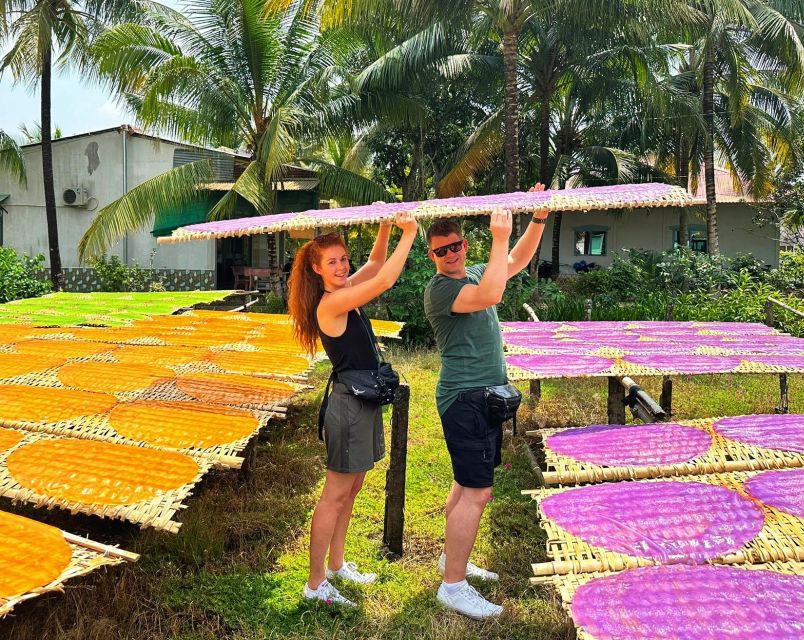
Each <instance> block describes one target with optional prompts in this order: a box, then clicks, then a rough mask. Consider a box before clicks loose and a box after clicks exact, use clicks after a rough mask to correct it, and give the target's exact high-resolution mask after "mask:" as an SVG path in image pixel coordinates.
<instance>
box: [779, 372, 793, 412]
mask: <svg viewBox="0 0 804 640" xmlns="http://www.w3.org/2000/svg"><path fill="white" fill-rule="evenodd" d="M776 413H790V398H789V396H788V386H787V374H786V373H780V374H779V406H778V407H776Z"/></svg>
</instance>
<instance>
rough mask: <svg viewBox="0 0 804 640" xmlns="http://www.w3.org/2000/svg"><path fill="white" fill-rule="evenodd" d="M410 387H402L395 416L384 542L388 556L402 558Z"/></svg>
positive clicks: (403, 385)
mask: <svg viewBox="0 0 804 640" xmlns="http://www.w3.org/2000/svg"><path fill="white" fill-rule="evenodd" d="M409 415H410V387H409V386H408V385H406V384H401V385H399V388H397V390H396V395H395V396H394V402H393V405H392V413H391V460H390V463H389V465H388V471H387V472H386V474H385V523H384V525H383V533H382V541H383V546H384V549H385V555H386V556H387V557H389V558H392V559H396V558H400V557H402V552H403V548H402V539H403V537H404V531H405V475H406V472H407V466H408V418H409Z"/></svg>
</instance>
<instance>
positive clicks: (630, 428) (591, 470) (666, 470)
mask: <svg viewBox="0 0 804 640" xmlns="http://www.w3.org/2000/svg"><path fill="white" fill-rule="evenodd" d="M767 418H769V419H773V418H777V419H779V420H783V419H785V416H778V417H776V416H767ZM717 420H720V418H706V419H702V420H682V421H678V422H676V423H658V424H655V425H641V424H635V425H595V426H593V427H585V428H580V429H549V430H548V429H545V430H541V431H533V432H529V434H531V435H539V436H541V439H542V446H543V451H544V465H543V469H542V473H541V480H542V482H543V483H544V484H545V485H555V484H563V485H573V484H583V483H587V482H611V481H617V480H639V479H644V478H666V477H673V476H685V475H700V474H707V473H724V472H732V471H758V470H763V469H785V468H793V467H802V466H804V451H796V450H785V449H784V448H782V447H783V445H782V444H778V443H770V442H769V444H773V446H768V447H761V446H758V445H751V444H745V443H742V442H738V441H736V440H733V439H731V438H727V437H724V436H723V435H721V434H720V433H718V432H717V431H716V430H715V429H713V428H712V425H713V423H715V422H716V421H717ZM590 430H593V431H594V430H599V431H602V432H610V433H611V432H613V433H616V435H617V436H618V437H621V438H622V439H623V442H622V443H621V446H618V445H616V444H615V445H613V446H612V450H611V451H610V452H607V451H604V450H601V451H600V453H601V454H602V455H601V456H600V457H601V458H602V459H606V460H607V461H608V460H613V459H615V458H616V457H617V456H620V457H621V458H625V457H631V458H632V459H637V460H638V463H631V464H623V463H617V462H611V463H610V464H603V463H602V462H592V461H590V460H589V459H588V458H590V457H595V456H594V455H591V456H589V455H586V456H584V457H585V458H587V459H584V460H580V459H577V458H576V457H573V456H572V455H568V454H567V453H566V452H564V453H562V452H558V451H556V450H555V449H553V448H552V447H551V446H550V444H551V439H553V441H554V442H557V443H558V442H560V441H561V440H562V439H563V441H564V443H565V445H566V444H567V441H568V440H569V441H570V442H571V439H572V438H573V437H577V436H581V437H582V436H583V435H584V434H586V433H588V432H589V431H590ZM691 430H693V431H691ZM643 432H646V433H647V434H648V436H649V437H648V438H646V439H644V440H642V438H643V436H644V433H643ZM554 436H556V437H555V438H554ZM631 446H634V447H635V449H634V455H631V453H630V452H631V450H630V449H628V447H631ZM623 449H626V454H625V455H623ZM609 454H611V456H609ZM576 455H577V454H576ZM670 458H672V459H673V460H672V461H669V460H668V459H670Z"/></svg>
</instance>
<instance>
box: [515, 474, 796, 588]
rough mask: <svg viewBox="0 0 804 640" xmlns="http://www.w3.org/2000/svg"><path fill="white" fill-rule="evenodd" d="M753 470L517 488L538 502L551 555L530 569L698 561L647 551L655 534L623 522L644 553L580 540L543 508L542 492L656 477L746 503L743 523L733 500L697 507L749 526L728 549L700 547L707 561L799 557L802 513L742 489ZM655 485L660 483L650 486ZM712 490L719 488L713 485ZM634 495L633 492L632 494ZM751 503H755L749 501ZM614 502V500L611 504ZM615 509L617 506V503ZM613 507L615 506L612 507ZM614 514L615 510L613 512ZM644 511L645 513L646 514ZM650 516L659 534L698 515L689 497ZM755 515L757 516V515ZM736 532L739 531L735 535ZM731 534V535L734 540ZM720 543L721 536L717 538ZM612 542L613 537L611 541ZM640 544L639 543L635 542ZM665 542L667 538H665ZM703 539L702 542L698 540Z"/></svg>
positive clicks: (629, 485) (637, 485) (636, 486)
mask: <svg viewBox="0 0 804 640" xmlns="http://www.w3.org/2000/svg"><path fill="white" fill-rule="evenodd" d="M797 471H798V470H795V469H794V470H788V471H783V472H776V471H769V472H761V473H785V472H786V473H791V472H797ZM757 475H758V474H757V473H756V472H750V473H749V472H734V473H724V474H711V475H701V476H680V477H675V478H673V479H672V480H639V481H634V482H622V483H605V484H600V485H586V486H584V487H575V488H565V489H535V490H528V491H523V494H526V495H531V496H532V498H533V499H534V500H536V501H537V502H538V504H539V516H540V525H541V526H542V528H543V529H544V530H545V531H546V532H547V555H548V556H549V557H551V558H552V561H551V562H543V563H536V564H533V565H532V568H533V573H534V575H535V576H536V577H537V578H541V577H544V576H551V575H555V574H558V575H565V574H569V573H594V572H599V571H621V570H623V569H629V568H633V567H644V566H651V565H659V564H674V563H702V562H703V560H702V559H701V558H699V557H695V558H690V557H686V556H685V555H683V554H679V555H678V556H674V555H669V556H667V557H664V558H662V557H661V556H660V559H655V558H653V557H651V554H654V555H655V553H654V550H655V549H660V547H661V545H660V544H659V543H657V542H656V540H653V541H651V539H650V538H651V535H653V533H652V532H641V531H640V530H637V529H632V528H629V526H630V525H628V526H627V525H625V524H623V525H622V529H621V531H622V532H623V534H624V535H626V536H628V535H637V534H639V535H642V536H644V549H645V555H634V554H626V553H620V552H617V551H611V550H610V549H608V548H605V547H602V546H596V545H593V544H590V543H589V542H587V541H586V540H584V539H582V538H580V537H578V536H576V535H573V534H572V533H570V532H569V531H567V530H566V529H564V528H563V527H561V526H559V525H558V524H557V523H556V522H554V521H553V520H551V519H550V518H549V517H547V515H546V514H545V513H544V511H543V509H544V506H543V504H544V501H545V499H547V498H548V497H551V496H557V495H559V494H562V493H564V492H577V491H589V490H600V489H601V488H603V489H606V488H608V487H615V486H616V487H617V488H618V490H620V489H622V490H623V491H625V492H631V491H639V490H641V489H643V488H645V485H648V484H649V485H654V484H656V483H664V484H663V486H668V483H672V484H673V486H674V487H675V486H678V485H680V484H682V485H683V484H684V483H695V484H696V486H695V487H690V489H697V488H704V486H705V485H711V486H715V487H719V488H725V489H729V490H731V492H736V494H737V495H735V494H734V493H731V492H728V496H729V499H730V500H736V501H738V502H740V503H742V506H743V508H744V509H746V508H747V509H749V511H748V512H746V513H749V512H750V514H751V518H753V520H752V521H751V522H750V523H748V525H747V526H746V523H744V522H742V521H740V520H739V518H741V517H742V515H743V514H742V513H739V512H738V510H737V509H735V508H734V507H733V506H732V507H731V508H732V509H733V512H732V513H702V515H701V517H702V518H703V519H704V520H706V517H724V518H726V517H729V518H731V517H733V518H736V519H737V521H736V525H737V526H739V527H743V528H742V529H740V535H745V536H747V535H748V533H747V532H755V533H756V535H752V536H751V537H749V538H747V542H746V543H745V544H743V545H742V546H741V547H740V548H738V549H734V550H732V551H729V552H727V553H724V554H721V555H716V551H714V550H713V549H714V547H713V546H712V545H711V543H710V546H709V547H708V548H706V547H705V546H704V547H703V549H704V551H705V553H706V556H707V557H706V562H709V563H713V564H729V565H731V564H761V563H765V562H788V561H795V562H801V561H804V519H802V518H800V517H796V516H794V515H791V514H790V513H786V512H784V511H782V510H780V509H777V508H774V507H772V506H769V505H768V504H766V503H764V502H762V503H760V502H759V501H757V500H756V499H755V498H753V497H751V496H750V494H749V493H748V491H747V490H746V488H745V486H744V483H745V482H746V481H747V480H749V479H751V478H753V477H755V476H757ZM656 488H661V487H658V486H657V487H656ZM718 493H722V492H721V491H720V490H718ZM633 495H634V496H635V495H636V494H635V493H634V494H633ZM575 496H578V497H579V498H580V496H581V494H573V495H569V496H565V498H566V499H567V500H568V506H567V508H568V509H574V508H573V507H571V506H569V505H570V504H572V503H573V501H574V500H575ZM751 505H756V507H753V506H751ZM614 506H615V507H616V505H614ZM643 508H644V509H648V510H654V509H657V505H654V504H643ZM617 509H618V510H619V508H617ZM565 513H568V514H570V515H572V516H573V517H574V514H572V513H571V512H565ZM618 513H619V511H618ZM604 516H605V514H603V513H601V514H600V515H599V517H600V518H602V519H603V520H602V521H603V522H604V523H610V524H611V526H612V527H613V528H615V529H617V527H619V526H620V525H619V523H618V522H617V521H616V520H611V519H610V518H608V517H604ZM613 517H614V518H616V517H617V515H615V516H613ZM646 517H647V516H646ZM650 517H652V518H654V517H655V518H664V520H663V522H664V524H663V525H656V526H657V527H658V529H657V528H654V529H653V531H654V532H658V534H659V535H661V534H663V529H664V528H666V527H678V525H679V523H680V522H682V521H686V520H688V519H693V520H694V519H695V518H697V517H698V515H697V514H696V512H694V511H693V507H692V505H691V503H690V501H689V499H685V500H680V501H679V502H678V504H677V510H675V511H674V515H669V516H667V515H665V514H664V512H662V513H659V512H658V511H655V512H653V511H651V512H650ZM757 518H758V520H757ZM603 533H604V532H603V531H602V530H601V531H598V532H596V533H595V535H599V534H603ZM738 537H739V536H738ZM736 539H737V538H735V540H736ZM720 540H721V541H722V542H723V544H724V545H725V546H729V545H728V544H726V542H727V540H726V538H725V537H724V538H721V539H720ZM612 543H613V542H612ZM640 544H643V543H640ZM667 544H668V545H669V544H670V543H667ZM701 544H704V545H705V543H703V542H702V543H701Z"/></svg>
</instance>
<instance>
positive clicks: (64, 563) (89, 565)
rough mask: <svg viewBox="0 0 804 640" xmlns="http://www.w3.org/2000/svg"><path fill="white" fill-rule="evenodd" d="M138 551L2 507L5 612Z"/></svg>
mask: <svg viewBox="0 0 804 640" xmlns="http://www.w3.org/2000/svg"><path fill="white" fill-rule="evenodd" d="M137 558H138V556H137V555H136V554H133V553H129V552H127V551H122V550H120V549H117V548H115V547H110V546H107V545H102V544H99V543H97V542H93V541H91V540H86V539H84V538H80V537H78V536H72V535H70V534H67V533H65V532H63V531H60V530H59V529H57V528H55V527H51V526H49V525H46V524H43V523H41V522H37V521H35V520H30V519H29V518H24V517H22V516H18V515H14V514H11V513H5V512H3V511H0V618H1V617H3V616H5V615H7V614H8V613H10V612H11V610H12V609H13V608H14V607H15V606H16V605H18V604H19V603H20V602H23V601H25V600H28V599H30V598H35V597H36V596H39V595H42V594H43V593H47V592H50V591H61V590H62V589H63V585H64V583H65V582H66V581H67V580H69V579H70V578H75V577H77V576H81V575H84V574H87V573H89V572H91V571H94V570H95V569H98V568H100V567H102V566H104V565H107V566H111V565H116V564H120V563H121V562H125V561H135V560H137Z"/></svg>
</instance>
